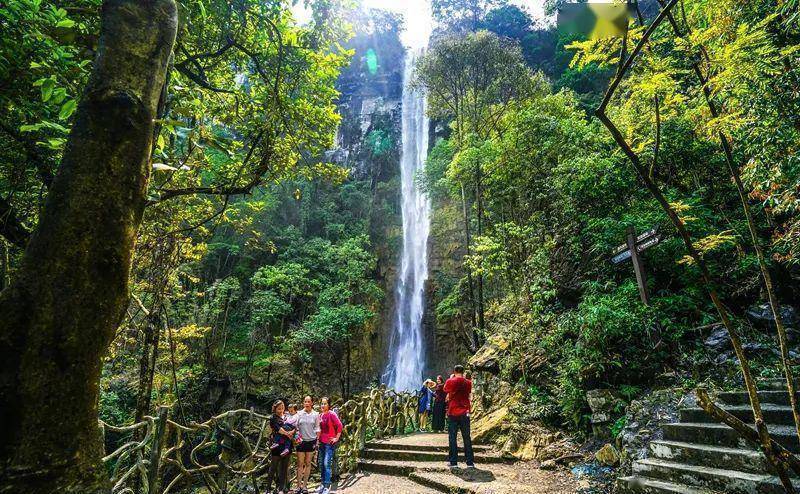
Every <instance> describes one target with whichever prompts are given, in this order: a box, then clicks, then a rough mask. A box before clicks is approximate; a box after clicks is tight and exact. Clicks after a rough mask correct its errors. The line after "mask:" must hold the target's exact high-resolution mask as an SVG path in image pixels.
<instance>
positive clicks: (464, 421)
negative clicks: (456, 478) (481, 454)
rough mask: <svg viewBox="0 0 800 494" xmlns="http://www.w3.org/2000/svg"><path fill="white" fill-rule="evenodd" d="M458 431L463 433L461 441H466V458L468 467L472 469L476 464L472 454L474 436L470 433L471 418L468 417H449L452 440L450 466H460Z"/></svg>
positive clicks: (449, 434)
mask: <svg viewBox="0 0 800 494" xmlns="http://www.w3.org/2000/svg"><path fill="white" fill-rule="evenodd" d="M458 431H461V439H463V440H464V458H465V459H466V460H467V466H468V467H471V466H473V465H474V464H475V457H474V456H473V454H472V436H471V435H470V431H469V417H468V416H466V415H460V416H458V417H452V416H449V417H447V434H448V436H449V440H450V456H449V460H450V464H451V465H456V464H458V442H457V439H456V438H457V434H458Z"/></svg>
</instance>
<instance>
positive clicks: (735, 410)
mask: <svg viewBox="0 0 800 494" xmlns="http://www.w3.org/2000/svg"><path fill="white" fill-rule="evenodd" d="M722 408H724V409H725V410H726V411H728V412H730V413H731V414H733V415H734V416H736V417H738V418H739V419H741V420H742V421H744V422H746V423H748V424H751V423H753V422H754V419H753V409H752V408H750V405H725V406H723V407H722ZM761 410H762V411H763V413H764V421H765V422H766V423H767V424H775V425H790V426H793V425H794V416H793V415H792V409H791V407H789V406H784V405H775V404H772V403H764V404H762V405H761ZM679 413H680V421H681V422H714V419H713V418H711V416H710V415H708V414H707V413H706V412H705V410H703V409H702V408H699V407H692V408H683V409H681V410H680V412H679Z"/></svg>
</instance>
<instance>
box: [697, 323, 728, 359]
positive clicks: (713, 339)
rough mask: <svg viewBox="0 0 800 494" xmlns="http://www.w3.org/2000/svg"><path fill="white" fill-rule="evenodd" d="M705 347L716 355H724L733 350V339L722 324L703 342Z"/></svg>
mask: <svg viewBox="0 0 800 494" xmlns="http://www.w3.org/2000/svg"><path fill="white" fill-rule="evenodd" d="M703 345H705V347H706V348H708V349H709V350H710V351H712V352H714V353H722V352H725V351H727V350H730V349H731V339H730V337H729V336H728V331H727V330H726V329H725V327H724V326H722V325H721V324H720V325H718V326H715V329H714V330H713V331H712V332H711V334H710V335H708V338H706V339H705V340H704V341H703Z"/></svg>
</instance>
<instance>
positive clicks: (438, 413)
mask: <svg viewBox="0 0 800 494" xmlns="http://www.w3.org/2000/svg"><path fill="white" fill-rule="evenodd" d="M446 409H447V393H445V392H444V378H443V377H442V376H436V386H435V387H434V392H433V423H432V424H431V428H432V429H433V432H443V431H444V419H445V410H446Z"/></svg>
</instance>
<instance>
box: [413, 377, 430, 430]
mask: <svg viewBox="0 0 800 494" xmlns="http://www.w3.org/2000/svg"><path fill="white" fill-rule="evenodd" d="M431 386H433V381H431V380H430V379H426V380H425V382H424V383H422V388H420V390H419V401H418V404H417V413H419V431H420V432H422V431H423V430H424V429H425V428H426V427H427V426H428V414H430V412H431V409H432V408H433V391H431Z"/></svg>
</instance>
